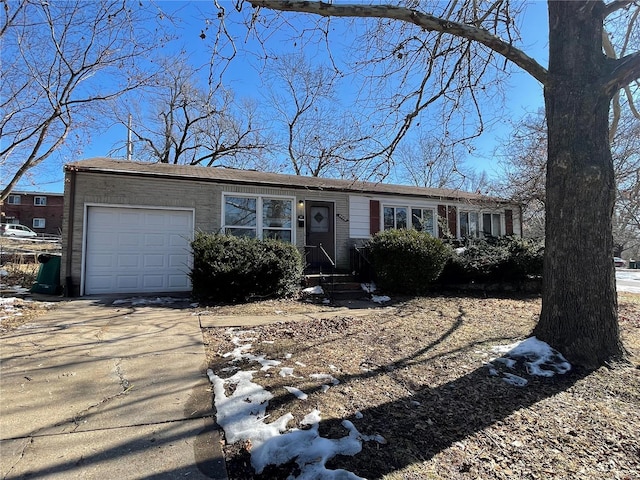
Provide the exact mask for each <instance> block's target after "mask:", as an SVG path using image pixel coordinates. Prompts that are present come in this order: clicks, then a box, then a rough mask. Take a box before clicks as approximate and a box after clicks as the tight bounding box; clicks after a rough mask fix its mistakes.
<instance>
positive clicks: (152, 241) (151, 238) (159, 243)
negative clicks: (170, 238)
mask: <svg viewBox="0 0 640 480" xmlns="http://www.w3.org/2000/svg"><path fill="white" fill-rule="evenodd" d="M167 243H168V242H167V236H166V235H163V234H161V233H158V234H151V233H147V234H145V236H144V246H145V247H147V248H162V247H165V246H166V245H167Z"/></svg>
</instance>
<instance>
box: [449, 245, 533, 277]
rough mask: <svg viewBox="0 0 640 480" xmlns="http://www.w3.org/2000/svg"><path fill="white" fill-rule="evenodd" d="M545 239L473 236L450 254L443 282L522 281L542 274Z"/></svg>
mask: <svg viewBox="0 0 640 480" xmlns="http://www.w3.org/2000/svg"><path fill="white" fill-rule="evenodd" d="M543 253H544V246H543V244H542V242H539V241H535V240H527V239H522V238H516V237H505V238H500V239H493V240H490V241H487V240H473V241H471V242H469V243H468V244H467V245H466V246H465V247H463V248H462V249H460V251H459V253H456V254H454V255H452V256H451V258H450V259H449V261H448V262H447V264H446V265H445V267H444V269H443V271H442V274H441V275H440V279H439V282H440V283H442V284H462V283H471V282H474V283H499V282H519V281H523V280H526V279H529V278H531V277H538V276H540V275H542V256H543Z"/></svg>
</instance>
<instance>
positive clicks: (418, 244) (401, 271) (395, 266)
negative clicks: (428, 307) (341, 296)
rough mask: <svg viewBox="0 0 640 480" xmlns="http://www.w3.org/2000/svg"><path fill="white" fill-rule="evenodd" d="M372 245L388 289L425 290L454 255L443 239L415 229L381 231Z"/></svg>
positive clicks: (378, 275)
mask: <svg viewBox="0 0 640 480" xmlns="http://www.w3.org/2000/svg"><path fill="white" fill-rule="evenodd" d="M368 247H369V249H370V251H371V257H372V260H373V265H374V268H375V271H376V278H377V283H378V286H379V287H380V288H382V289H383V290H384V291H387V292H399V293H411V294H413V293H421V292H425V291H426V290H428V288H429V285H430V284H431V283H433V282H434V281H435V280H436V279H437V278H438V276H439V275H440V272H441V271H442V269H443V267H444V265H445V263H446V262H447V259H448V258H449V257H450V256H451V249H450V248H449V247H448V246H447V245H445V244H444V243H443V242H442V241H441V240H440V239H438V238H434V237H432V236H431V235H429V234H427V233H424V232H418V231H417V230H411V229H399V230H384V231H382V232H379V233H377V234H375V235H374V236H373V238H372V239H371V240H370V241H369V244H368Z"/></svg>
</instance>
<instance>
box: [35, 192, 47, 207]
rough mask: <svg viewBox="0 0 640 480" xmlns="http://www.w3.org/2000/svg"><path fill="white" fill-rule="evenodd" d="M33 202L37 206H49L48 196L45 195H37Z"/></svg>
mask: <svg viewBox="0 0 640 480" xmlns="http://www.w3.org/2000/svg"><path fill="white" fill-rule="evenodd" d="M33 204H34V205H35V206H36V207H46V206H47V197H45V196H44V195H36V196H35V197H33Z"/></svg>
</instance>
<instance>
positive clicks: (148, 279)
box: [142, 275, 165, 289]
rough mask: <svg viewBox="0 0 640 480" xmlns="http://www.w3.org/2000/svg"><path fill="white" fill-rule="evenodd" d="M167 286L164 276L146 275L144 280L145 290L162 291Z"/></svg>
mask: <svg viewBox="0 0 640 480" xmlns="http://www.w3.org/2000/svg"><path fill="white" fill-rule="evenodd" d="M164 286H165V277H164V276H163V275H145V276H144V277H143V278H142V287H143V288H145V289H148V288H153V289H161V288H163V287H164Z"/></svg>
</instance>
